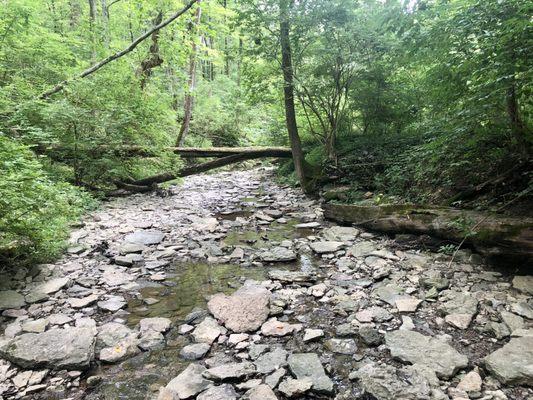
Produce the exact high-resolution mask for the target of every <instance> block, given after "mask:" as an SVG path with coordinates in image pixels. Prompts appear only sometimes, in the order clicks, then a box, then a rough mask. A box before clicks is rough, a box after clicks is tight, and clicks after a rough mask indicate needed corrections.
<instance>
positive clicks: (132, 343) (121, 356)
mask: <svg viewBox="0 0 533 400" xmlns="http://www.w3.org/2000/svg"><path fill="white" fill-rule="evenodd" d="M137 342H138V341H137V340H136V339H131V338H130V339H126V340H123V341H121V342H119V343H117V344H116V345H115V346H113V347H104V348H103V349H102V350H100V354H99V357H98V358H99V359H100V360H101V361H104V362H107V363H116V362H119V361H122V360H125V359H127V358H129V357H132V356H134V355H135V354H138V353H140V352H141V350H140V349H139V348H138V347H137Z"/></svg>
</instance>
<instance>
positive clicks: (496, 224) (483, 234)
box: [324, 204, 533, 260]
mask: <svg viewBox="0 0 533 400" xmlns="http://www.w3.org/2000/svg"><path fill="white" fill-rule="evenodd" d="M324 216H325V217H326V218H327V219H330V220H334V221H337V222H341V223H345V224H355V225H357V226H362V227H364V228H368V229H372V230H376V231H379V232H386V233H414V234H418V235H420V234H426V235H430V236H434V237H437V238H442V239H446V240H450V241H453V242H456V243H460V242H462V241H463V240H464V239H465V237H466V240H465V243H467V244H470V245H472V246H474V247H475V248H476V249H477V250H478V251H479V252H481V253H483V254H485V255H487V256H516V257H525V258H529V259H530V260H532V259H533V220H532V219H528V218H509V217H505V216H502V215H498V214H484V213H481V212H477V211H471V210H459V209H454V208H448V207H429V206H418V205H384V206H355V205H340V204H325V205H324Z"/></svg>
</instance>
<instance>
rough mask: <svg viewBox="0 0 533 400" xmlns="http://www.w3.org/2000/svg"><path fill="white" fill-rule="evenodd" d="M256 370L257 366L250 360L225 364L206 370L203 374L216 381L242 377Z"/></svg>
mask: <svg viewBox="0 0 533 400" xmlns="http://www.w3.org/2000/svg"><path fill="white" fill-rule="evenodd" d="M254 372H255V366H254V365H253V364H252V363H251V362H248V361H244V362H241V363H230V364H223V365H219V366H216V367H213V368H209V369H208V370H206V371H204V373H203V376H204V377H205V378H207V379H211V380H214V381H225V380H228V379H242V378H245V377H247V376H249V375H252V374H253V373H254Z"/></svg>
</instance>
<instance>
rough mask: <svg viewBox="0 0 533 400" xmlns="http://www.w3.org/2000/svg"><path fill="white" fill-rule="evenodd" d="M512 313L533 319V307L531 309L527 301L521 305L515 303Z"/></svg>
mask: <svg viewBox="0 0 533 400" xmlns="http://www.w3.org/2000/svg"><path fill="white" fill-rule="evenodd" d="M511 311H512V312H514V313H515V314H518V315H520V316H522V317H525V318H528V319H533V307H531V306H530V305H529V304H528V303H526V302H525V301H522V302H519V303H513V304H512V305H511Z"/></svg>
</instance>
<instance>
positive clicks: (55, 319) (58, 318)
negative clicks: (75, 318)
mask: <svg viewBox="0 0 533 400" xmlns="http://www.w3.org/2000/svg"><path fill="white" fill-rule="evenodd" d="M47 319H48V322H49V323H50V325H65V324H67V323H69V322H71V321H72V318H71V317H69V316H68V315H66V314H61V313H58V314H51V315H49V316H48V318H47Z"/></svg>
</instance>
